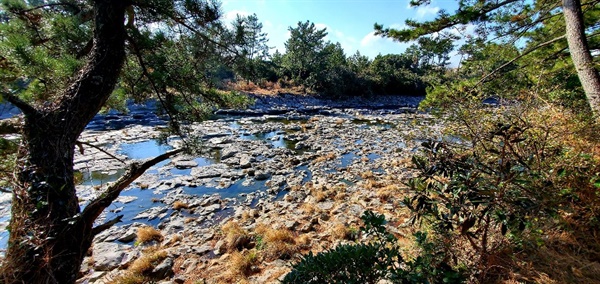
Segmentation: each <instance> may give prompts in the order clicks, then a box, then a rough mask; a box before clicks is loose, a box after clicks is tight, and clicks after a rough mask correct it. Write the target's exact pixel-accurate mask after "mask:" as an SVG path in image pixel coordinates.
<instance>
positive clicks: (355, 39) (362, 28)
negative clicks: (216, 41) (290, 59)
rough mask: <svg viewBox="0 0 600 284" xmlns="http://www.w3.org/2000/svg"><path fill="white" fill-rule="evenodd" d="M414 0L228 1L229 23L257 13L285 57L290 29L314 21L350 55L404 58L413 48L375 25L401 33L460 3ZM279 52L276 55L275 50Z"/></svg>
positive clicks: (224, 0)
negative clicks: (417, 3) (416, 0)
mask: <svg viewBox="0 0 600 284" xmlns="http://www.w3.org/2000/svg"><path fill="white" fill-rule="evenodd" d="M408 3H409V0H222V6H221V7H222V10H223V12H224V20H225V21H226V22H231V21H233V19H235V16H236V14H240V15H250V14H256V15H257V17H258V19H259V21H260V22H261V23H262V24H263V32H266V33H267V34H268V38H269V43H268V44H269V46H273V47H275V48H276V49H278V50H279V51H280V52H282V53H283V52H285V47H284V42H285V41H286V40H287V39H288V38H289V33H288V27H290V26H292V27H296V26H297V23H298V22H299V21H302V22H304V21H306V20H309V21H311V22H313V23H315V25H316V26H317V27H319V28H327V32H328V36H327V38H326V40H330V41H332V42H339V43H340V44H341V45H342V47H343V48H344V51H345V52H346V55H352V54H354V53H355V52H356V51H357V50H359V51H360V52H361V54H363V55H367V56H369V57H371V58H373V57H375V56H376V55H377V54H379V53H381V54H389V53H396V54H397V53H402V52H403V51H404V50H405V49H406V48H407V47H408V46H409V45H410V43H399V42H394V41H392V40H390V39H386V38H381V37H379V36H375V35H374V34H373V24H374V23H376V22H377V23H380V24H383V25H384V26H386V27H396V28H400V27H402V26H404V21H405V20H406V19H408V18H410V19H414V20H427V19H432V18H433V17H434V16H435V15H436V14H437V12H438V11H439V10H440V9H446V10H447V11H449V12H453V11H454V9H455V7H456V2H455V1H448V0H444V1H442V0H438V1H435V0H434V1H432V2H431V4H430V5H429V6H426V7H417V8H414V7H410V6H409V4H408ZM273 51H274V50H273Z"/></svg>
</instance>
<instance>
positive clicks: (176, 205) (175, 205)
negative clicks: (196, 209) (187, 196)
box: [173, 200, 190, 210]
mask: <svg viewBox="0 0 600 284" xmlns="http://www.w3.org/2000/svg"><path fill="white" fill-rule="evenodd" d="M188 208H190V206H189V205H188V204H187V203H185V202H182V201H179V200H177V201H175V202H173V209H174V210H181V209H188Z"/></svg>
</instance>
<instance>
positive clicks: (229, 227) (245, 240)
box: [221, 220, 252, 252]
mask: <svg viewBox="0 0 600 284" xmlns="http://www.w3.org/2000/svg"><path fill="white" fill-rule="evenodd" d="M221 232H222V234H223V236H224V241H225V244H226V248H227V251H229V252H231V251H234V250H242V249H243V248H245V247H248V245H249V244H250V243H251V241H252V237H251V236H250V234H249V233H248V232H246V230H244V229H243V228H242V227H241V226H240V224H239V223H238V222H236V221H233V220H232V221H229V222H227V223H225V224H224V225H223V226H222V227H221Z"/></svg>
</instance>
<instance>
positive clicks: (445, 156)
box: [403, 102, 600, 282]
mask: <svg viewBox="0 0 600 284" xmlns="http://www.w3.org/2000/svg"><path fill="white" fill-rule="evenodd" d="M532 106H534V105H528V104H527V103H526V102H521V104H520V105H514V106H511V107H510V108H503V107H498V108H487V109H486V108H471V109H468V110H467V109H464V108H462V107H457V108H456V109H455V110H454V113H453V114H452V115H454V116H453V118H454V119H456V121H455V122H458V125H457V124H453V125H452V124H451V123H448V125H451V126H450V127H449V128H448V129H447V130H450V131H451V133H452V134H453V135H454V136H452V139H446V140H448V141H453V142H452V143H450V142H446V141H442V140H436V141H433V140H431V141H426V142H424V143H422V150H421V152H420V154H418V155H416V156H414V157H413V164H414V166H415V169H416V170H417V175H416V176H415V177H414V178H412V179H410V180H409V181H408V182H407V183H406V184H407V186H408V188H409V196H408V197H406V198H405V199H404V202H403V203H404V204H405V205H406V206H407V207H408V208H409V209H410V210H412V212H413V213H414V215H413V218H412V221H413V224H417V221H418V224H419V225H420V226H421V228H426V229H428V230H429V232H430V234H432V235H433V236H435V238H437V239H439V243H441V244H444V247H441V249H442V250H445V254H446V255H447V257H449V258H450V259H453V260H455V261H456V265H464V266H465V267H467V269H468V273H469V274H470V275H471V277H473V278H474V279H478V280H479V281H481V282H489V281H494V278H498V277H499V278H502V277H505V276H506V275H507V271H510V270H512V269H515V267H518V264H517V263H516V261H515V255H516V254H518V253H519V252H524V253H523V254H524V255H525V257H528V256H527V254H532V253H535V252H536V251H539V250H540V249H545V248H547V247H548V246H549V245H550V244H553V245H558V246H563V245H564V240H565V239H572V240H577V243H578V244H577V246H578V249H576V250H578V251H586V252H590V253H591V252H595V253H591V254H590V255H589V256H584V255H581V254H579V253H576V254H577V257H583V258H586V257H588V258H589V261H592V259H595V257H596V256H597V251H599V250H598V249H599V248H600V246H597V245H595V244H596V243H597V238H596V237H592V236H593V235H594V234H597V228H599V227H600V224H599V223H598V215H597V213H594V212H598V211H597V210H598V208H599V206H600V198H599V197H600V195H598V190H597V189H598V186H597V185H596V182H597V181H598V179H597V176H598V172H600V171H599V170H600V168H599V166H598V165H599V163H598V157H599V156H598V148H597V147H598V146H597V145H598V144H597V143H598V142H597V141H598V140H597V139H598V138H597V133H598V132H597V130H594V129H595V128H596V127H597V126H594V125H592V124H589V123H588V122H586V121H585V120H578V119H577V118H576V117H575V116H573V115H570V114H569V113H568V112H565V111H564V109H563V110H560V109H558V111H557V109H556V108H554V107H551V106H546V107H545V108H543V109H536V108H535V107H532ZM561 242H562V243H563V244H561ZM573 243H575V242H573ZM565 248H567V249H571V248H569V247H563V248H562V250H564V249H565ZM553 249H554V248H553ZM573 250H574V251H575V248H574V247H573ZM594 255H596V256H594ZM582 261H585V260H582ZM546 265H548V264H546ZM523 269H527V268H525V267H524V268H523ZM520 273H527V271H524V272H523V271H520ZM561 277H562V276H561ZM562 280H564V278H561V281H558V282H563V281H562ZM584 282H585V281H584Z"/></svg>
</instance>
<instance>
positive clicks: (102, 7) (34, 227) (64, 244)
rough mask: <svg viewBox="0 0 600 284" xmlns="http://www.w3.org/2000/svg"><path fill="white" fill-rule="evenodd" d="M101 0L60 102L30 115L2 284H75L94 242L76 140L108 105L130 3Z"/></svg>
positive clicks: (120, 59) (121, 56)
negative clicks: (84, 212)
mask: <svg viewBox="0 0 600 284" xmlns="http://www.w3.org/2000/svg"><path fill="white" fill-rule="evenodd" d="M124 2H126V1H122V0H95V1H94V17H95V18H94V21H95V26H94V47H93V49H92V53H91V54H90V57H89V59H88V62H87V64H86V66H84V67H83V69H82V70H81V71H80V73H79V75H78V77H77V78H75V80H74V82H73V84H72V85H71V86H70V87H69V88H67V90H65V91H64V92H63V93H62V96H61V98H60V99H59V100H57V101H56V102H54V103H53V104H51V105H50V106H46V107H44V108H43V109H42V108H37V109H36V108H33V107H31V108H29V109H28V108H26V109H25V111H24V116H25V123H24V125H23V128H22V129H23V133H22V135H23V136H22V143H21V146H20V149H19V153H18V162H17V169H16V184H14V187H13V200H12V216H11V221H10V225H9V227H10V238H9V245H8V250H7V254H6V258H5V260H4V264H3V267H2V270H1V271H0V283H5V284H13V283H28V284H30V283H32V284H37V283H60V284H63V283H74V282H75V280H76V279H77V278H78V273H79V269H80V266H81V262H82V261H83V258H84V256H85V254H86V252H87V250H88V249H89V247H90V245H91V242H92V239H93V237H94V230H93V227H92V226H93V224H92V223H93V222H90V220H85V219H84V218H81V214H80V209H79V203H78V199H77V195H76V191H75V185H74V180H73V157H74V148H75V143H76V141H77V138H78V137H79V135H80V134H81V132H82V131H83V130H84V128H85V126H86V125H87V124H88V122H89V121H90V120H91V119H92V118H93V117H94V115H95V114H96V113H97V112H98V111H99V110H100V108H101V107H102V106H103V105H104V103H105V102H106V100H107V99H108V97H109V96H110V94H111V92H112V91H113V89H114V86H115V84H116V82H117V79H118V77H119V73H120V70H121V67H122V64H123V61H124V56H125V50H124V43H125V28H124V23H123V21H124V16H125V3H124Z"/></svg>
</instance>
